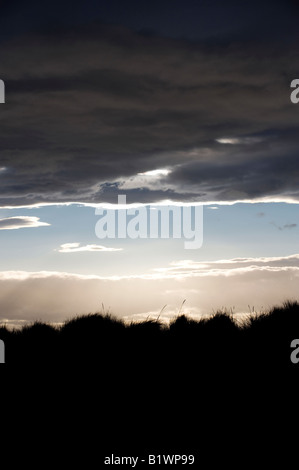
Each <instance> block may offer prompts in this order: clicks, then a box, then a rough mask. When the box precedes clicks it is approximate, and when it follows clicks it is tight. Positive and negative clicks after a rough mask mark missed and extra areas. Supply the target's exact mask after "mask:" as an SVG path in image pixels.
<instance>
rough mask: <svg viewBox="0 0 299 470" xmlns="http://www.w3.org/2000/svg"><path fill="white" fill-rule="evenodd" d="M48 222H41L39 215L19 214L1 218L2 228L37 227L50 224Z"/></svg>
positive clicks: (0, 227)
mask: <svg viewBox="0 0 299 470" xmlns="http://www.w3.org/2000/svg"><path fill="white" fill-rule="evenodd" d="M50 225H51V224H48V223H46V222H40V219H39V217H30V216H19V217H5V218H2V219H0V230H18V229H20V228H35V227H46V226H50Z"/></svg>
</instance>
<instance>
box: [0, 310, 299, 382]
mask: <svg viewBox="0 0 299 470" xmlns="http://www.w3.org/2000/svg"><path fill="white" fill-rule="evenodd" d="M296 336H299V304H298V303H297V302H286V303H285V304H284V305H283V306H282V307H274V308H273V309H272V310H270V311H269V312H268V313H263V314H260V315H257V314H256V315H254V316H251V317H250V318H248V319H247V320H246V321H245V323H244V324H243V325H237V324H236V323H235V322H234V321H233V318H232V316H231V315H229V314H226V313H223V312H222V313H219V312H218V313H216V314H214V315H213V316H211V317H210V318H205V319H202V320H199V321H196V320H194V319H191V318H188V317H187V316H185V315H181V316H179V317H177V318H175V319H173V320H172V321H171V322H170V324H169V325H168V326H166V325H164V324H163V323H162V322H160V321H154V320H147V321H144V322H141V323H124V322H123V321H122V320H120V319H117V318H114V317H112V316H111V315H103V314H97V313H95V314H89V315H84V316H80V317H75V318H73V319H70V320H68V321H66V322H65V323H64V324H63V325H62V326H61V327H54V326H51V325H48V324H45V323H42V322H35V323H33V324H32V325H26V326H24V327H23V328H22V329H20V330H12V331H10V330H8V329H7V328H6V327H5V326H2V327H1V328H0V337H1V339H3V340H4V342H5V346H6V363H7V364H20V363H23V364H27V365H34V364H56V365H59V364H66V363H67V364H69V365H71V364H81V365H85V366H88V365H92V364H98V365H100V364H101V366H102V367H103V368H106V369H110V368H111V366H112V365H113V367H115V368H118V369H119V370H120V371H121V372H123V370H124V369H123V368H125V369H126V371H127V372H128V373H129V372H130V370H131V371H133V372H134V371H135V369H136V370H137V369H140V373H141V374H142V372H145V371H146V370H147V368H149V369H153V370H155V372H156V373H159V372H163V373H169V372H170V373H171V372H172V371H174V370H175V371H176V373H177V372H178V371H179V370H180V369H184V370H186V369H189V370H193V371H194V370H195V369H196V370H201V371H202V372H204V371H209V373H210V372H211V370H215V371H218V372H220V371H223V370H227V371H229V370H232V371H233V370H239V371H240V370H241V369H242V370H247V369H248V370H249V369H250V368H252V367H254V368H255V369H257V368H259V369H260V368H266V369H268V370H270V369H271V368H273V367H275V369H277V367H284V368H286V369H289V368H292V367H293V368H294V364H292V363H291V361H290V353H291V349H290V344H291V341H292V340H293V339H295V338H296Z"/></svg>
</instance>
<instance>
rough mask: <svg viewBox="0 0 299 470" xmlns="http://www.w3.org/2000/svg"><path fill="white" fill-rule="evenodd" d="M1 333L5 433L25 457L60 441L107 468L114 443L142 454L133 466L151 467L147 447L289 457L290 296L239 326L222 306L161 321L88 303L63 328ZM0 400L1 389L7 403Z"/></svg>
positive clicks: (215, 462) (210, 455)
mask: <svg viewBox="0 0 299 470" xmlns="http://www.w3.org/2000/svg"><path fill="white" fill-rule="evenodd" d="M0 338H1V339H2V340H4V342H5V352H6V364H5V365H2V366H1V370H2V371H3V375H2V377H3V379H4V380H3V382H2V384H3V388H2V390H4V388H5V387H4V384H6V385H7V386H8V387H7V389H8V390H9V394H10V396H9V405H8V406H9V408H8V411H9V413H10V420H9V421H8V423H7V428H5V429H6V438H8V440H9V442H10V443H11V442H14V441H15V442H18V446H19V447H18V448H19V453H17V454H16V455H18V456H19V457H20V455H21V456H22V459H23V460H22V462H23V463H24V462H25V461H26V459H27V458H28V462H30V465H31V467H32V468H33V467H34V468H35V464H36V465H37V467H39V468H41V467H43V466H44V463H42V461H41V460H38V457H37V453H36V452H35V449H36V448H38V449H40V450H41V451H42V453H43V455H44V459H45V460H46V461H47V465H48V466H57V465H58V463H59V456H58V451H60V452H61V454H63V455H64V456H65V458H66V459H68V462H69V465H70V466H71V465H73V462H76V464H77V465H79V466H81V467H82V468H84V469H85V468H111V467H112V466H111V465H110V466H108V465H105V464H104V459H105V457H111V456H112V454H113V455H114V457H116V456H120V457H121V456H139V463H138V464H137V466H136V467H135V468H153V465H148V462H147V459H148V457H147V456H148V455H149V454H151V455H167V454H170V455H172V454H173V453H176V454H178V455H190V454H192V455H194V456H195V463H194V464H193V465H190V464H188V463H187V464H185V465H184V466H185V467H187V468H188V467H191V468H204V469H206V468H221V467H222V466H225V467H226V466H228V465H229V466H231V467H232V466H233V467H234V466H236V467H238V468H243V467H246V468H247V467H248V466H250V467H253V466H254V467H257V468H260V467H262V468H263V467H265V468H270V467H272V466H273V465H274V463H275V465H276V464H278V462H279V465H283V466H284V467H287V466H288V465H289V464H290V465H294V463H295V462H294V461H293V455H295V454H296V453H297V449H298V439H299V437H298V432H297V416H296V410H297V408H298V400H299V399H298V397H299V388H298V380H297V377H298V373H299V363H298V364H297V363H296V362H292V360H291V354H292V353H293V359H295V361H296V357H297V356H296V351H295V348H292V347H291V342H292V341H293V340H294V339H296V338H299V304H298V303H294V302H288V303H286V304H285V305H284V306H283V307H281V308H279V307H277V308H273V309H272V310H271V311H270V312H269V313H268V314H263V315H261V316H256V317H254V318H251V319H250V320H248V322H247V323H246V324H245V325H243V326H242V327H239V326H237V325H236V324H235V323H234V321H233V320H232V318H231V317H230V316H229V315H225V314H215V315H214V316H213V317H211V318H210V319H207V320H202V321H198V322H197V321H194V320H191V319H188V318H187V317H185V316H180V317H178V318H176V319H175V320H174V321H173V322H171V324H170V325H169V327H165V326H163V325H162V324H161V323H159V322H156V321H147V322H143V323H139V324H124V323H123V322H121V321H119V320H116V319H115V318H111V317H110V316H105V315H99V314H94V315H87V316H84V317H78V318H74V319H73V320H70V321H68V322H66V323H65V324H64V325H63V326H62V327H60V328H54V327H52V326H50V325H46V324H42V323H35V324H33V325H30V326H26V327H24V328H23V329H22V330H20V331H9V330H7V329H6V328H2V329H1V330H0ZM298 357H299V354H298ZM12 397H13V399H12ZM6 403H7V402H6V401H5V400H3V396H2V409H3V410H4V411H5V410H6V411H7V405H6ZM13 416H15V418H13ZM16 439H17V440H16ZM28 441H29V443H28ZM23 444H24V449H23ZM16 447H17V446H16ZM20 449H22V450H21V454H20ZM295 451H296V452H295ZM22 452H23V453H22ZM293 453H294V454H293ZM52 459H54V460H53V462H52ZM280 459H282V460H280ZM289 459H290V462H289ZM142 460H144V462H142ZM182 462H183V460H182V461H181V463H178V464H172V465H170V464H167V465H166V467H167V466H168V467H172V466H173V465H175V467H177V466H181V465H182ZM58 466H59V465H58ZM156 466H157V465H156ZM113 467H116V468H132V467H130V466H127V467H124V466H122V465H117V464H114V465H113ZM159 467H162V468H163V467H165V464H164V465H162V464H161V465H160V466H159Z"/></svg>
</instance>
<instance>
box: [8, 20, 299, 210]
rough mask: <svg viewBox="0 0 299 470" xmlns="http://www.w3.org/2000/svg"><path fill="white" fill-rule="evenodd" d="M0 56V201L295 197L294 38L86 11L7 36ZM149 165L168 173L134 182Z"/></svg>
mask: <svg viewBox="0 0 299 470" xmlns="http://www.w3.org/2000/svg"><path fill="white" fill-rule="evenodd" d="M239 39H240V38H239ZM0 57H1V64H0V76H1V78H2V79H4V81H5V82H6V104H5V105H2V106H1V108H0V125H1V136H0V166H1V167H3V168H5V171H2V172H1V173H0V180H1V194H0V204H1V205H24V204H33V203H38V202H67V201H80V202H102V201H103V202H116V201H117V194H118V193H119V192H120V191H121V192H122V193H124V192H125V193H127V194H128V200H129V201H130V202H134V201H140V202H157V201H158V200H159V199H173V200H176V201H179V200H181V201H187V200H190V199H192V200H198V201H200V200H203V201H204V200H206V201H208V200H215V201H216V200H217V201H220V200H227V201H231V200H233V199H234V198H237V199H248V198H250V199H254V198H256V197H264V196H275V197H276V196H277V197H280V196H290V197H293V198H296V199H299V197H298V194H297V192H298V187H299V186H298V183H299V171H297V170H296V159H297V148H298V140H299V138H298V136H297V129H296V123H297V122H298V112H299V107H296V105H293V104H292V103H291V102H290V91H291V90H290V82H291V80H292V79H293V78H296V74H297V69H296V64H297V63H298V53H297V51H296V48H295V45H292V44H289V43H288V44H287V45H286V44H285V43H279V42H277V43H276V42H275V41H274V42H273V41H271V42H270V41H269V42H267V41H265V40H263V41H262V42H261V43H258V42H256V41H252V42H248V41H247V42H244V41H241V40H239V41H238V40H235V41H234V42H233V43H232V42H231V43H230V44H227V43H226V42H225V41H224V42H223V44H221V41H218V43H217V44H213V45H211V44H207V43H205V42H200V41H199V42H190V41H187V40H183V39H181V40H179V39H170V38H165V37H164V38H162V37H159V36H156V35H145V34H138V33H136V32H133V31H130V30H128V29H127V28H124V27H120V26H113V27H112V26H107V25H106V26H104V25H103V24H100V23H94V24H93V25H89V26H88V27H81V26H80V27H76V28H75V27H69V28H68V29H67V28H65V30H64V31H63V30H60V31H59V30H58V29H56V31H52V32H48V33H44V34H41V33H40V34H37V33H34V34H26V35H23V36H20V37H15V38H13V39H11V40H9V41H6V42H3V41H2V43H1V44H0ZM221 139H231V144H230V143H221V142H222V141H221ZM157 168H168V169H169V170H170V173H169V174H168V175H167V176H159V177H157V178H156V179H153V178H152V179H150V178H148V179H146V180H144V179H143V180H142V182H141V183H140V186H138V184H139V183H138V181H139V180H138V178H139V177H138V173H144V172H146V171H149V170H154V169H157ZM134 178H135V179H134Z"/></svg>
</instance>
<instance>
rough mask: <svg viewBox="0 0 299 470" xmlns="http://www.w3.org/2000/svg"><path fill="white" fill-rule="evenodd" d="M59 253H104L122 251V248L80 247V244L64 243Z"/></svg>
mask: <svg viewBox="0 0 299 470" xmlns="http://www.w3.org/2000/svg"><path fill="white" fill-rule="evenodd" d="M58 251H59V253H78V252H80V251H81V252H86V251H92V252H103V251H122V248H109V247H106V246H103V245H85V246H80V243H64V244H63V245H60V249H59V250H58Z"/></svg>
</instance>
